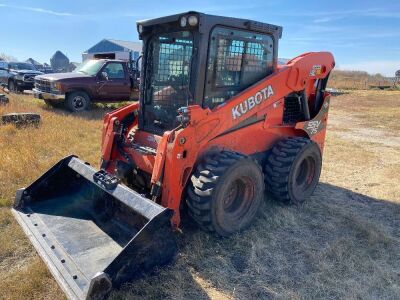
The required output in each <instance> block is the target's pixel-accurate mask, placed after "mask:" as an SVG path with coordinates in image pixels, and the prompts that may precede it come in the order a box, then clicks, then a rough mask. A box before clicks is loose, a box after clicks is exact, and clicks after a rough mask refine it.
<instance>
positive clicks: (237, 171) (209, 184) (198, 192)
mask: <svg viewBox="0 0 400 300" xmlns="http://www.w3.org/2000/svg"><path fill="white" fill-rule="evenodd" d="M187 196H188V197H187V201H186V202H187V204H188V209H189V215H190V216H191V217H192V218H193V219H194V220H195V221H196V222H197V224H198V225H199V226H200V227H201V228H203V229H205V230H206V231H212V232H215V233H216V234H217V235H220V236H229V235H231V234H233V233H235V232H238V231H240V230H243V229H245V228H246V227H248V226H249V225H250V223H251V222H252V221H253V220H254V217H255V216H256V214H257V211H258V209H259V207H260V204H261V201H262V199H263V197H264V182H263V173H262V170H261V168H260V167H259V165H258V164H257V163H256V162H255V161H253V160H252V159H251V158H249V157H248V156H245V155H242V154H239V153H235V152H230V151H222V152H221V153H219V154H216V155H215V156H209V157H207V158H206V159H205V160H204V162H203V163H202V164H200V165H199V166H198V168H197V170H196V171H195V173H194V174H193V175H192V177H191V184H189V186H188V189H187Z"/></svg>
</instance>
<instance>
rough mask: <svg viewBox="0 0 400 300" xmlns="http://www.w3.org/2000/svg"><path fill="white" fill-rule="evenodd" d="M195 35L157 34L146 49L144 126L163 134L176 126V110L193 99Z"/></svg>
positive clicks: (182, 33) (186, 32) (185, 33)
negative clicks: (192, 75) (192, 76)
mask: <svg viewBox="0 0 400 300" xmlns="http://www.w3.org/2000/svg"><path fill="white" fill-rule="evenodd" d="M192 56H193V36H192V34H191V32H189V31H181V32H172V33H162V34H157V35H154V36H153V37H152V38H151V39H150V41H149V44H148V47H147V60H146V63H147V65H146V74H145V91H146V92H145V97H144V104H145V105H144V126H145V127H146V128H148V129H150V130H151V131H155V132H163V131H165V130H169V129H172V128H174V127H176V126H177V125H178V124H176V123H177V122H176V116H177V110H178V109H179V108H180V107H183V106H187V105H188V102H189V100H190V92H189V75H190V65H191V60H192Z"/></svg>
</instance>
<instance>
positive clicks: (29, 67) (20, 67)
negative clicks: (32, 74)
mask: <svg viewBox="0 0 400 300" xmlns="http://www.w3.org/2000/svg"><path fill="white" fill-rule="evenodd" d="M9 66H10V69H13V70H31V71H36V68H35V66H34V65H32V64H28V63H9Z"/></svg>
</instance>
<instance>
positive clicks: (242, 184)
mask: <svg viewBox="0 0 400 300" xmlns="http://www.w3.org/2000/svg"><path fill="white" fill-rule="evenodd" d="M137 29H138V32H139V36H140V38H141V39H142V40H143V58H142V62H141V66H142V71H141V86H140V101H139V103H135V104H131V105H128V106H126V107H123V108H120V109H118V110H116V111H114V112H111V113H109V114H107V115H106V116H105V118H104V125H103V137H102V158H101V159H102V164H101V170H100V171H96V170H95V169H93V168H92V167H91V166H90V165H89V164H87V163H85V162H83V161H81V160H80V159H78V158H77V157H75V156H70V157H67V158H64V159H63V160H61V161H60V162H59V163H57V164H56V165H55V166H54V167H53V168H51V169H50V170H49V171H47V172H46V173H45V174H44V175H43V176H42V177H40V178H39V179H38V180H36V181H35V182H34V183H32V184H31V185H30V186H28V187H27V188H25V189H21V190H19V191H18V192H17V196H16V201H15V205H14V209H13V212H14V214H15V216H16V218H17V220H18V221H19V223H20V224H21V226H22V227H23V228H24V230H25V232H26V234H27V235H28V237H29V238H30V239H31V241H32V243H33V244H34V246H35V248H36V249H37V251H38V252H39V254H40V255H41V256H42V258H43V260H44V261H45V263H46V264H47V266H48V267H49V269H50V271H51V272H52V273H53V275H54V277H55V278H56V280H57V281H58V283H59V284H60V286H61V287H62V289H63V290H64V291H65V293H66V295H67V296H68V297H69V298H71V299H76V298H78V299H98V298H102V297H104V296H105V295H107V293H108V292H109V291H110V290H111V289H112V288H114V287H118V286H119V285H121V284H122V283H124V282H126V281H128V280H131V279H132V278H133V277H135V276H137V275H139V274H141V273H142V272H145V271H147V270H149V269H151V268H152V267H154V266H155V265H160V264H164V263H167V262H168V261H169V260H170V259H171V258H172V257H173V255H174V253H175V252H176V243H175V240H174V234H173V231H174V229H178V228H179V225H180V209H181V208H185V209H187V211H188V213H189V215H190V216H191V217H192V218H193V220H194V221H195V222H196V223H198V224H199V226H200V227H201V228H203V229H205V230H207V231H211V232H214V233H216V234H217V235H220V236H229V235H230V234H232V233H234V232H237V231H239V230H242V229H244V228H246V227H247V226H248V225H249V224H250V222H251V221H252V220H253V218H254V217H255V215H256V213H257V210H258V209H259V206H260V203H261V201H262V200H263V198H264V191H266V192H267V193H269V194H270V195H272V196H273V197H274V198H276V199H280V200H282V201H286V202H292V203H300V202H302V201H304V200H305V199H306V198H307V197H308V196H310V195H311V194H312V193H313V191H314V189H315V187H316V185H317V183H318V180H319V176H320V171H321V156H322V151H323V146H324V139H325V132H326V124H327V117H328V108H329V99H330V96H329V94H328V93H327V92H325V87H326V84H327V80H328V76H329V73H330V71H331V70H332V69H333V67H334V59H333V56H332V55H331V54H330V53H327V52H315V53H305V54H303V55H300V56H298V57H296V58H294V59H292V60H290V61H288V62H287V63H286V64H285V65H278V64H277V57H278V56H277V55H278V40H279V38H280V37H281V34H282V28H281V27H279V26H275V25H270V24H265V23H260V22H254V21H250V20H243V19H235V18H226V17H218V16H211V15H206V14H202V13H197V12H188V13H183V14H179V15H173V16H168V17H163V18H158V19H152V20H146V21H141V22H138V24H137ZM182 200H183V201H182Z"/></svg>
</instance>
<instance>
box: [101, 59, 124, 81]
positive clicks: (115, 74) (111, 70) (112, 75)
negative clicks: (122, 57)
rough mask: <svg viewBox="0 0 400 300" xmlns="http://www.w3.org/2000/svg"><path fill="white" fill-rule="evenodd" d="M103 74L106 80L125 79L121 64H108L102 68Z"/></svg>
mask: <svg viewBox="0 0 400 300" xmlns="http://www.w3.org/2000/svg"><path fill="white" fill-rule="evenodd" d="M103 72H106V73H107V75H108V79H125V72H124V67H123V65H122V63H115V62H111V63H108V64H107V65H106V66H105V67H104V69H103Z"/></svg>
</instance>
